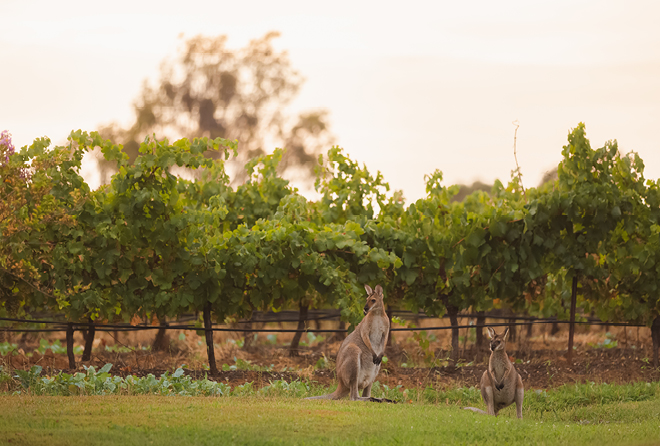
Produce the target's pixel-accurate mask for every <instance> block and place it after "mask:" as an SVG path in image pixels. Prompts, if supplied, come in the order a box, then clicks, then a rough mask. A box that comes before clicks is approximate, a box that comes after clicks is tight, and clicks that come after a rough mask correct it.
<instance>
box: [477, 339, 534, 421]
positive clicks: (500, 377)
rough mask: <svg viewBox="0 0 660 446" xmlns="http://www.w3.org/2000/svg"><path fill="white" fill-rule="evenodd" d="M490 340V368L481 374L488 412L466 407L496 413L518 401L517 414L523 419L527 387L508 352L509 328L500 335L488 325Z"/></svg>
mask: <svg viewBox="0 0 660 446" xmlns="http://www.w3.org/2000/svg"><path fill="white" fill-rule="evenodd" d="M487 329H488V337H489V338H490V339H491V341H490V351H491V352H492V353H491V354H490V360H489V361H488V368H487V369H486V371H485V372H484V374H483V375H482V376H481V397H482V398H483V399H484V402H485V403H486V408H487V410H488V411H487V412H484V411H483V410H481V409H477V408H474V407H466V408H465V409H468V410H472V411H474V412H478V413H483V414H488V415H495V416H497V413H498V412H499V411H500V410H502V409H504V408H505V407H508V406H510V405H511V404H512V403H513V402H514V401H515V402H516V415H518V418H520V419H521V420H522V407H523V398H524V396H525V389H524V387H523V383H522V378H521V377H520V375H519V374H518V372H517V371H516V369H515V367H514V366H513V364H512V363H511V361H510V360H509V355H507V354H506V350H505V349H506V340H507V338H508V337H509V329H508V328H507V329H506V330H504V333H502V334H501V335H498V334H497V333H495V330H493V329H492V328H491V327H487Z"/></svg>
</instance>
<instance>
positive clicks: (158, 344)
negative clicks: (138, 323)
mask: <svg viewBox="0 0 660 446" xmlns="http://www.w3.org/2000/svg"><path fill="white" fill-rule="evenodd" d="M161 325H162V327H161V328H159V329H158V333H156V339H154V342H153V344H151V351H152V352H165V351H167V350H169V347H170V339H169V337H168V336H167V327H168V326H169V324H168V323H167V322H162V321H161Z"/></svg>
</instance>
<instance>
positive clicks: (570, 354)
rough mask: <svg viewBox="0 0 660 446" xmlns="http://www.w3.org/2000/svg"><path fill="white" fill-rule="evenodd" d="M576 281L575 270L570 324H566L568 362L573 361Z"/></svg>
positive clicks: (576, 274)
mask: <svg viewBox="0 0 660 446" xmlns="http://www.w3.org/2000/svg"><path fill="white" fill-rule="evenodd" d="M577 283H578V273H577V271H576V272H575V274H574V275H573V284H572V286H571V316H570V324H569V326H568V354H567V355H566V359H567V360H568V363H569V364H572V363H573V335H574V334H575V307H576V302H577Z"/></svg>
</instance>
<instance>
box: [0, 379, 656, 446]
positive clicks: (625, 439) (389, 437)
mask: <svg viewBox="0 0 660 446" xmlns="http://www.w3.org/2000/svg"><path fill="white" fill-rule="evenodd" d="M653 387H655V385H654V386H653ZM640 388H643V387H640ZM629 389H634V388H633V387H630V386H628V387H626V386H606V387H605V388H604V390H603V389H601V388H597V389H596V393H594V394H592V395H591V397H588V398H578V399H572V398H571V397H570V393H571V389H570V387H565V388H563V389H559V390H557V391H551V392H548V395H547V396H546V397H541V396H539V395H534V396H533V397H532V398H530V405H529V407H528V408H527V409H526V410H525V412H524V416H525V419H524V420H523V421H519V420H517V419H516V418H515V408H514V407H509V408H507V409H505V410H504V411H502V412H501V414H500V416H499V417H497V418H495V417H489V416H485V415H478V414H474V413H472V412H470V411H466V410H462V409H461V408H460V404H459V405H457V404H453V403H451V402H449V404H446V403H440V404H429V403H423V402H422V403H418V402H415V403H403V404H396V405H394V404H377V403H362V402H351V401H306V400H302V399H299V398H293V397H290V396H268V395H266V396H264V395H259V394H252V395H248V396H230V397H185V396H153V395H128V396H127V395H108V396H69V397H61V396H32V395H2V396H0V413H2V414H3V415H2V417H0V444H12V445H14V444H26V445H48V446H57V445H70V444H84V445H95V444H99V445H101V444H102V445H113V444H117V445H122V446H129V445H145V444H156V445H169V444H172V445H177V446H180V445H186V444H195V445H206V444H209V445H211V444H213V445H215V444H223V445H225V444H323V445H329V444H379V445H382V444H490V443H492V444H599V445H609V444H616V445H626V444H630V445H632V444H660V396H659V395H658V394H657V393H656V392H653V393H652V394H651V393H649V395H650V396H649V397H648V398H645V397H643V395H642V397H639V393H636V392H637V391H630V390H629ZM612 392H614V393H615V394H618V395H620V396H621V397H620V398H614V397H612V396H611V394H612ZM578 393H579V392H578ZM608 395H610V396H608ZM626 395H637V396H638V397H634V398H633V399H634V400H633V401H630V400H629V399H630V398H629V397H628V396H626ZM626 400H628V401H626ZM481 406H482V405H481V404H479V405H478V407H481Z"/></svg>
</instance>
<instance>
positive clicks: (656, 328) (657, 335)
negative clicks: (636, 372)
mask: <svg viewBox="0 0 660 446" xmlns="http://www.w3.org/2000/svg"><path fill="white" fill-rule="evenodd" d="M651 341H652V343H653V367H658V362H659V361H658V348H660V316H657V317H656V318H655V319H653V325H651Z"/></svg>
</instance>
